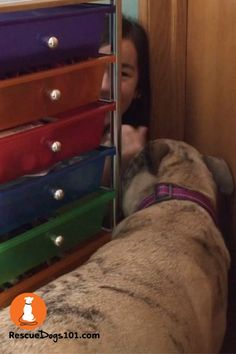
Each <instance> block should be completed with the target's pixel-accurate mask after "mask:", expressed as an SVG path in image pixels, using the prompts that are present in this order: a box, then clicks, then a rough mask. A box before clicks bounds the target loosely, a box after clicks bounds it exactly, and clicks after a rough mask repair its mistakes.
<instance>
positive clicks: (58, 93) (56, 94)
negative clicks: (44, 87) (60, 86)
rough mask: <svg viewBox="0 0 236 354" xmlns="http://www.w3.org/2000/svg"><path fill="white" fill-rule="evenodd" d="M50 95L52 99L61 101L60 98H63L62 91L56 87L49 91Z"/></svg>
mask: <svg viewBox="0 0 236 354" xmlns="http://www.w3.org/2000/svg"><path fill="white" fill-rule="evenodd" d="M48 95H49V98H50V100H51V101H53V102H54V101H59V99H60V98H61V91H60V90H57V89H54V90H51V91H49V93H48Z"/></svg>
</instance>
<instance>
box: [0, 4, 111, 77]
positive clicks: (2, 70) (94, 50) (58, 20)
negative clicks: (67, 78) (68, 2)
mask: <svg viewBox="0 0 236 354" xmlns="http://www.w3.org/2000/svg"><path fill="white" fill-rule="evenodd" d="M112 9H113V7H112V6H111V5H101V4H80V5H76V6H75V5H73V6H63V7H55V8H48V9H47V8H45V9H36V10H29V11H19V12H10V13H1V17H0V53H1V56H0V76H1V75H5V74H8V73H12V72H14V73H16V72H17V71H22V70H29V69H30V68H32V67H33V68H35V67H40V66H42V65H49V64H52V63H55V62H61V61H63V60H67V59H71V58H77V59H78V58H88V57H94V56H96V55H97V54H98V48H99V45H100V40H101V34H102V31H103V28H104V17H105V14H106V13H107V12H111V11H112Z"/></svg>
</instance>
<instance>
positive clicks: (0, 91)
mask: <svg viewBox="0 0 236 354" xmlns="http://www.w3.org/2000/svg"><path fill="white" fill-rule="evenodd" d="M113 61H114V56H105V57H104V56H103V57H100V58H98V59H92V60H88V61H86V62H82V63H78V64H73V65H67V66H63V67H60V68H57V69H51V70H46V71H42V72H38V73H34V74H29V75H24V76H20V77H17V78H12V79H7V80H0V130H3V129H8V128H11V127H14V126H18V125H20V124H24V123H27V122H32V121H35V120H38V119H41V118H43V117H48V116H54V115H55V114H58V113H62V112H65V111H67V110H70V109H74V108H78V107H79V106H82V105H86V104H88V103H91V102H95V101H97V100H98V99H99V98H100V94H101V93H100V91H101V84H102V78H103V74H104V71H105V68H106V65H108V63H110V62H113Z"/></svg>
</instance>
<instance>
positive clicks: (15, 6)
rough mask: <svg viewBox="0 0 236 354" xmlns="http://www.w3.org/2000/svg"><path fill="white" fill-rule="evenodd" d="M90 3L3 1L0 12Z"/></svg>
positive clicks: (0, 3) (68, 0)
mask: <svg viewBox="0 0 236 354" xmlns="http://www.w3.org/2000/svg"><path fill="white" fill-rule="evenodd" d="M95 1H99V0H95ZM84 2H90V1H89V0H1V2H0V12H9V11H20V10H32V9H36V8H43V7H55V6H65V5H72V4H79V3H84Z"/></svg>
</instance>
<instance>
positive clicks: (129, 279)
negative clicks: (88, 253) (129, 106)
mask: <svg viewBox="0 0 236 354" xmlns="http://www.w3.org/2000/svg"><path fill="white" fill-rule="evenodd" d="M163 185H164V187H165V188H167V189H168V191H170V193H169V194H168V195H167V196H166V195H164V194H163V190H162V189H160V191H159V192H161V193H159V192H158V193H159V195H161V197H160V196H159V197H158V193H157V188H159V187H160V188H163ZM166 185H167V187H166ZM216 185H217V186H218V188H219V189H220V190H221V191H222V192H223V193H226V194H230V193H231V192H232V190H233V180H232V176H231V174H230V171H229V169H228V167H227V165H226V163H225V162H224V161H223V160H218V159H215V158H210V157H208V158H207V157H206V158H204V157H203V156H202V155H201V154H200V153H199V152H197V151H196V150H195V149H194V148H193V147H191V146H190V145H187V144H186V143H184V142H178V141H174V140H168V139H159V140H156V141H152V142H150V143H149V144H148V145H147V146H146V147H145V148H144V150H142V151H141V152H140V154H138V155H137V156H136V157H135V158H134V159H133V160H132V161H131V162H130V164H129V167H128V169H127V171H126V173H125V176H124V187H123V191H124V194H123V196H124V197H123V207H124V214H125V216H126V218H125V219H124V220H123V221H121V223H120V224H119V225H118V226H117V228H116V229H115V231H114V235H113V239H112V241H110V242H109V243H107V244H106V245H104V246H103V247H101V248H100V249H99V250H98V251H96V252H95V253H94V254H93V255H92V257H91V258H90V259H89V260H88V261H87V263H86V264H84V265H83V266H81V267H79V268H77V269H75V270H74V271H72V272H70V273H68V274H65V275H63V276H61V277H60V278H58V279H56V280H54V281H53V282H51V283H49V284H48V285H46V286H44V287H42V288H41V289H39V290H38V291H37V292H36V293H37V294H38V295H39V296H41V297H42V299H44V301H45V302H46V305H47V309H48V313H47V318H46V320H45V322H44V324H43V325H42V327H41V328H40V330H41V329H42V330H43V331H44V333H49V334H50V333H51V338H54V339H55V340H52V339H51V340H50V339H49V338H47V339H41V340H39V339H23V338H22V339H17V338H15V339H9V336H8V333H9V332H10V331H13V332H16V333H19V334H22V333H25V332H24V331H23V330H21V329H18V328H17V327H16V326H14V325H13V324H11V323H10V320H9V314H8V312H9V310H8V309H4V310H3V311H2V312H1V328H2V330H1V332H0V352H2V353H4V354H13V353H17V352H18V353H22V354H28V353H30V354H38V353H41V352H42V353H58V354H59V353H60V354H62V353H68V354H72V353H79V354H88V353H90V354H92V353H101V354H105V353H106V354H113V353H114V354H115V353H120V354H121V353H122V354H133V353H136V354H138V353H140V354H141V353H142V354H145V353H146V354H158V353H181V354H183V353H188V354H189V353H217V352H219V350H220V348H221V345H222V341H223V337H224V333H225V326H226V309H227V273H228V269H229V266H230V256H229V252H228V250H227V248H226V246H225V242H224V240H223V237H222V235H221V233H220V231H219V228H218V227H217V220H216V218H215V217H214V214H215V211H214V210H215V209H216V193H217V187H216ZM165 188H164V189H165ZM176 190H177V192H178V193H179V195H180V196H181V195H185V193H187V194H188V193H189V198H190V199H188V198H187V197H186V198H183V199H178V198H177V197H173V196H174V192H175V191H176ZM171 192H173V193H171ZM178 193H177V194H178ZM171 194H173V195H171ZM155 196H157V198H156V199H155ZM187 196H188V195H187ZM197 197H198V198H197ZM158 198H159V199H158ZM191 198H192V199H191ZM194 198H195V199H199V200H198V202H196V201H195V200H194ZM199 203H200V204H199ZM201 203H202V204H201ZM65 332H67V333H68V332H73V333H75V332H76V333H77V335H78V336H80V334H82V333H85V332H86V333H90V334H92V333H99V336H100V338H98V339H96V340H95V339H93V340H92V339H88V337H87V338H85V339H83V338H80V337H79V338H75V337H74V338H73V339H71V340H69V339H68V337H67V338H65V336H64V337H63V334H64V333H65ZM60 334H61V335H62V338H61V337H60Z"/></svg>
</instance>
